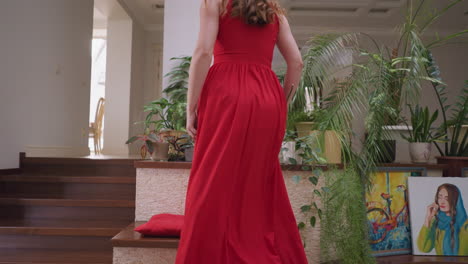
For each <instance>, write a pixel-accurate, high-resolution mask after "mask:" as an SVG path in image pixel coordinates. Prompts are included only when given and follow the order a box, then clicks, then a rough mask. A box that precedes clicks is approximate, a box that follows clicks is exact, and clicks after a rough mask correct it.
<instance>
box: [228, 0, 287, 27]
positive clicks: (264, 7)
mask: <svg viewBox="0 0 468 264" xmlns="http://www.w3.org/2000/svg"><path fill="white" fill-rule="evenodd" d="M229 1H232V9H231V14H230V15H231V16H232V17H240V18H241V19H242V20H243V21H244V22H245V23H246V24H253V25H265V24H270V23H273V22H274V21H275V15H280V14H285V11H284V9H283V8H281V6H280V5H279V3H278V2H277V0H222V2H221V15H225V14H226V12H227V5H228V3H229Z"/></svg>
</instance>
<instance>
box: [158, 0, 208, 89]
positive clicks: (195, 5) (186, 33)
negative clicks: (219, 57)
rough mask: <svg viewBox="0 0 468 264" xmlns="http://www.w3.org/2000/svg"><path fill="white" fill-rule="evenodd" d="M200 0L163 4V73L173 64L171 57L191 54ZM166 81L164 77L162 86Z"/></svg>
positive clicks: (184, 0) (165, 84) (196, 32)
mask: <svg viewBox="0 0 468 264" xmlns="http://www.w3.org/2000/svg"><path fill="white" fill-rule="evenodd" d="M200 3H201V2H200V0H190V1H187V0H170V1H166V2H165V6H164V47H163V48H164V49H163V74H164V75H165V74H166V73H168V72H169V71H170V70H171V68H172V67H173V65H174V62H173V61H169V60H170V58H172V57H179V56H183V55H189V56H191V55H192V53H193V49H194V48H195V45H196V41H197V37H198V31H199V28H200V22H199V10H200ZM167 83H168V80H167V78H164V81H163V87H166V86H167Z"/></svg>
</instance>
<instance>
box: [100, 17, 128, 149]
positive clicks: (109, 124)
mask: <svg viewBox="0 0 468 264" xmlns="http://www.w3.org/2000/svg"><path fill="white" fill-rule="evenodd" d="M106 65H107V66H106V107H105V115H104V116H105V117H104V127H105V129H104V146H103V150H102V153H103V154H106V155H124V156H125V155H128V154H129V150H128V146H127V145H126V144H125V141H126V140H127V139H128V138H129V123H130V84H131V66H132V20H131V19H130V18H128V19H121V18H119V19H109V20H108V23H107V63H106Z"/></svg>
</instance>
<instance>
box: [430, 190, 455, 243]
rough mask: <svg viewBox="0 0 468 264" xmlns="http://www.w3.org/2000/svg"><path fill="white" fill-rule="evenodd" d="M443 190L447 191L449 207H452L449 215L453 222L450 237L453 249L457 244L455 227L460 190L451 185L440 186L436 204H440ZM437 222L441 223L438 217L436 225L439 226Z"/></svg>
mask: <svg viewBox="0 0 468 264" xmlns="http://www.w3.org/2000/svg"><path fill="white" fill-rule="evenodd" d="M442 189H445V190H447V193H448V202H449V205H450V208H449V213H450V216H451V217H452V221H451V222H450V237H451V241H450V242H451V243H450V245H451V247H452V248H453V247H454V244H455V241H454V236H455V228H454V225H455V218H456V215H457V209H456V206H457V201H458V196H459V195H460V193H459V192H458V188H457V187H456V186H455V185H453V184H450V183H444V184H442V185H440V186H439V188H437V192H436V195H435V202H436V204H439V203H438V196H439V192H440V190H442ZM437 221H439V219H437V216H436V224H437Z"/></svg>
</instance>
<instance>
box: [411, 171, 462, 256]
mask: <svg viewBox="0 0 468 264" xmlns="http://www.w3.org/2000/svg"><path fill="white" fill-rule="evenodd" d="M408 187H409V201H410V211H411V230H412V238H413V239H412V244H413V254H414V255H442V256H468V217H467V212H466V207H465V204H464V202H466V201H468V178H462V177H421V178H417V177H411V178H410V179H409V180H408Z"/></svg>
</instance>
